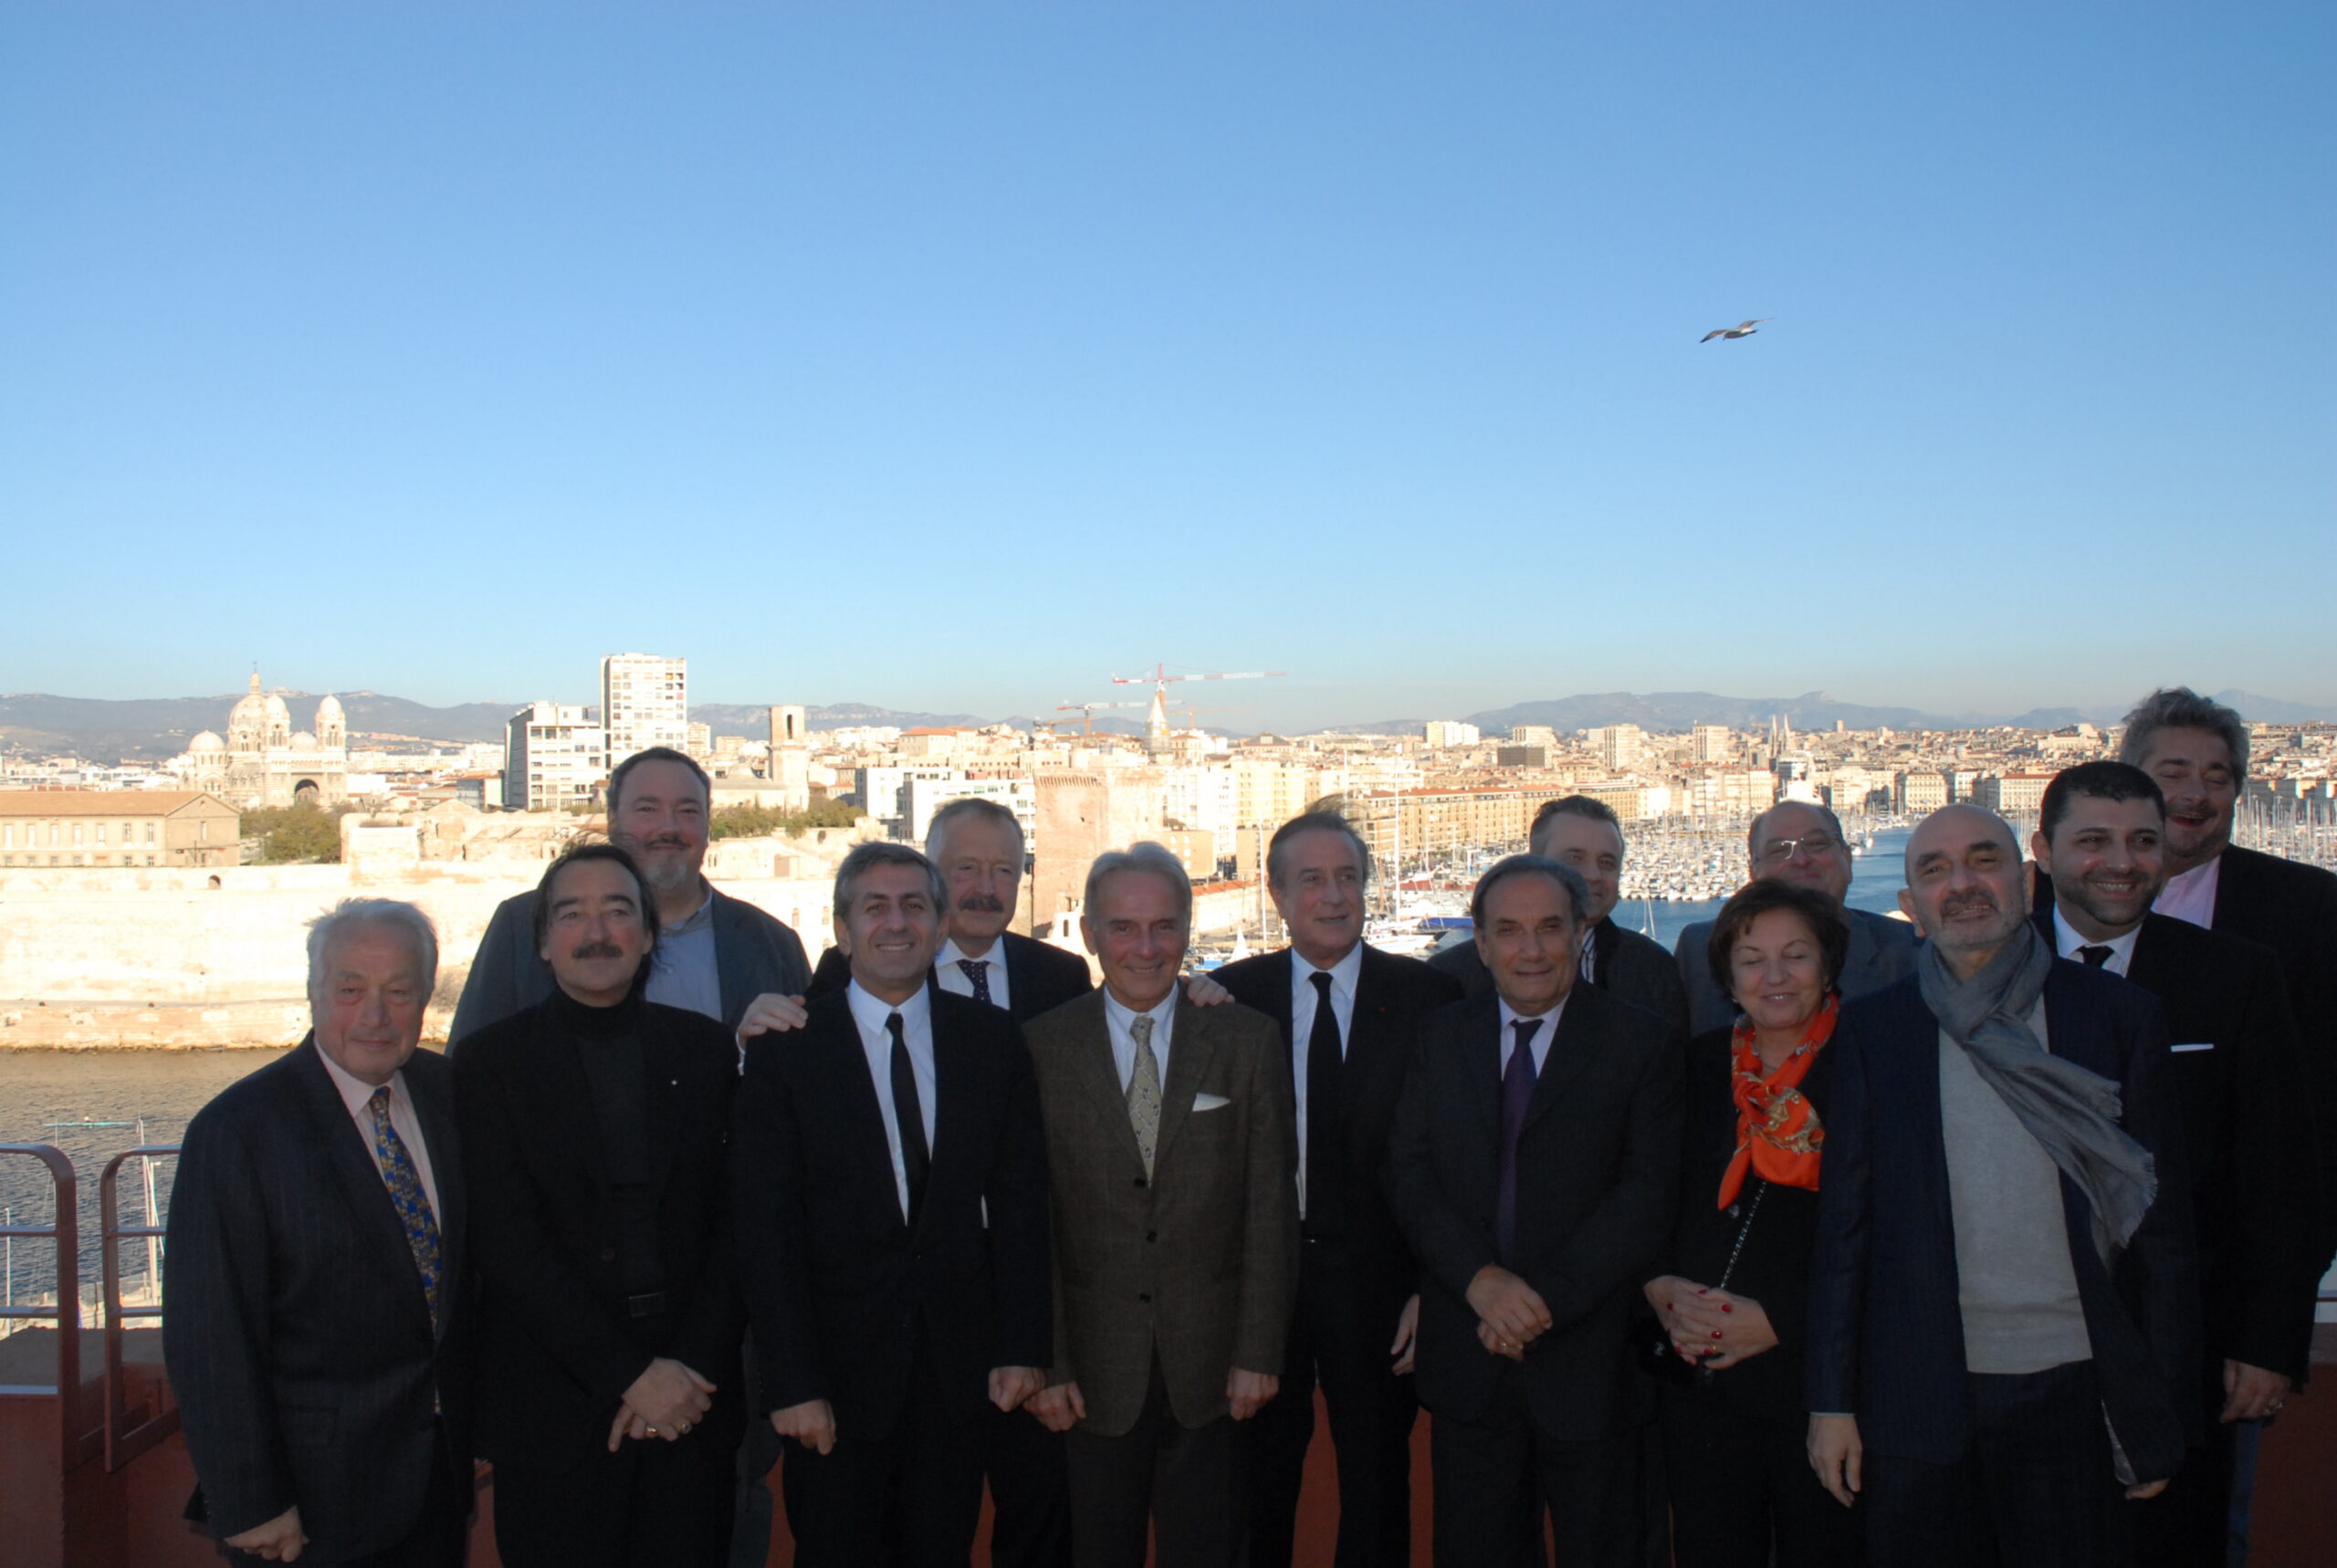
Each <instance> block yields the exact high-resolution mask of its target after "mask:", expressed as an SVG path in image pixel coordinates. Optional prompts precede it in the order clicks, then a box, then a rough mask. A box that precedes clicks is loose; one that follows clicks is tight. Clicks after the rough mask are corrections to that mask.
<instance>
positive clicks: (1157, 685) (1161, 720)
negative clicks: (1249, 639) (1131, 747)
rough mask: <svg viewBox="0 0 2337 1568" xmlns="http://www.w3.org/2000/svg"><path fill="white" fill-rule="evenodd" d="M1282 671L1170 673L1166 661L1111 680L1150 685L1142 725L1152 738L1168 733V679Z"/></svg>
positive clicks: (1248, 677)
mask: <svg viewBox="0 0 2337 1568" xmlns="http://www.w3.org/2000/svg"><path fill="white" fill-rule="evenodd" d="M1283 673H1284V672H1282V671H1280V670H1207V671H1197V672H1192V673H1189V674H1180V675H1172V674H1169V673H1168V665H1167V664H1158V663H1156V664H1154V665H1153V666H1152V674H1148V675H1114V676H1113V677H1112V684H1113V685H1116V686H1143V685H1148V686H1150V687H1151V688H1152V702H1151V705H1150V706H1151V708H1152V713H1151V716H1150V718H1149V719H1148V722H1147V723H1146V725H1145V728H1146V730H1147V731H1148V733H1149V734H1150V735H1151V736H1152V737H1154V738H1155V739H1158V738H1160V737H1165V736H1166V735H1167V734H1168V683H1169V682H1171V681H1265V680H1273V679H1275V678H1277V677H1279V676H1280V675H1281V674H1283Z"/></svg>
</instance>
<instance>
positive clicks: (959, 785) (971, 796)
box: [901, 773, 1038, 852]
mask: <svg viewBox="0 0 2337 1568" xmlns="http://www.w3.org/2000/svg"><path fill="white" fill-rule="evenodd" d="M952 800H995V801H996V802H998V804H1000V805H1001V806H1003V807H1005V808H1006V809H1007V810H1010V811H1011V812H1013V813H1014V820H1015V821H1017V822H1018V823H1020V824H1022V842H1023V845H1024V848H1025V850H1026V852H1027V850H1028V848H1029V845H1030V843H1031V841H1032V837H1033V836H1034V835H1035V833H1036V831H1037V812H1038V794H1037V791H1036V789H1034V788H1033V787H1032V783H1031V781H1030V780H1029V779H969V778H967V777H966V776H965V775H964V774H962V773H961V774H959V775H958V776H957V777H956V778H954V779H924V778H914V777H913V778H911V779H908V780H907V782H905V783H904V784H903V785H902V786H901V801H902V813H901V824H902V827H903V829H904V831H903V833H902V835H901V836H902V837H903V838H906V839H907V841H909V842H911V843H913V844H916V845H917V846H919V847H920V848H922V847H923V846H924V843H925V835H926V834H927V831H930V830H931V829H932V827H933V814H934V813H935V812H936V811H938V810H941V808H942V807H944V806H946V805H948V803H949V802H950V801H952Z"/></svg>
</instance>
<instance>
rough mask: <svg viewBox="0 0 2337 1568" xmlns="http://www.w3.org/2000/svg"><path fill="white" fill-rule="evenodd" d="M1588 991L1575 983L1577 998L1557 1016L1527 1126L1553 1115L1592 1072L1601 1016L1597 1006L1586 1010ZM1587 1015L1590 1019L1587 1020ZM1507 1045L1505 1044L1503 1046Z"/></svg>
mask: <svg viewBox="0 0 2337 1568" xmlns="http://www.w3.org/2000/svg"><path fill="white" fill-rule="evenodd" d="M1583 989H1584V987H1583V986H1582V985H1581V982H1579V981H1577V982H1576V990H1575V993H1574V995H1572V996H1570V997H1568V998H1567V1005H1566V1008H1565V1009H1564V1010H1563V1011H1561V1012H1560V1013H1559V1014H1558V1027H1557V1030H1556V1032H1555V1033H1554V1034H1552V1035H1551V1036H1550V1050H1549V1054H1548V1055H1546V1056H1545V1057H1543V1058H1542V1071H1540V1072H1539V1073H1537V1074H1536V1075H1535V1079H1534V1095H1533V1098H1531V1099H1530V1100H1528V1101H1526V1103H1525V1124H1526V1125H1527V1126H1529V1127H1530V1126H1532V1125H1533V1124H1535V1123H1536V1122H1538V1121H1540V1120H1541V1119H1542V1118H1543V1117H1545V1116H1546V1115H1548V1114H1549V1113H1550V1110H1551V1108H1552V1107H1553V1106H1555V1105H1556V1104H1557V1103H1558V1101H1559V1100H1560V1098H1561V1097H1563V1096H1564V1095H1565V1094H1566V1093H1567V1091H1568V1090H1570V1089H1571V1088H1573V1086H1574V1082H1575V1080H1576V1079H1577V1078H1580V1077H1581V1076H1582V1075H1583V1074H1584V1073H1585V1072H1587V1071H1589V1070H1590V1066H1591V1062H1592V1061H1593V1059H1594V1058H1596V1057H1597V1056H1598V1047H1597V1046H1596V1045H1595V1044H1593V1043H1592V1037H1593V1036H1594V1035H1596V1034H1597V1033H1598V1012H1597V1010H1596V1009H1597V1004H1596V1003H1595V1002H1594V1003H1592V1004H1591V1005H1590V1006H1589V1007H1588V1008H1586V1007H1585V1006H1584V1001H1583V996H1582V992H1583ZM1586 1011H1588V1013H1589V1014H1590V1016H1589V1017H1588V1018H1586V1017H1584V1016H1583V1015H1584V1013H1585V1012H1586ZM1504 1043H1506V1042H1504Z"/></svg>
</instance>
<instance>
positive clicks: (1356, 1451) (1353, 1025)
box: [1216, 811, 1461, 1568]
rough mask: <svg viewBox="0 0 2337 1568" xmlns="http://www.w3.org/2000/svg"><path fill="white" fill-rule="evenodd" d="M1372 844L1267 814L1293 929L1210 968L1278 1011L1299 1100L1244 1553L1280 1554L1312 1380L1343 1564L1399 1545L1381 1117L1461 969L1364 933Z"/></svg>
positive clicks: (1397, 1280)
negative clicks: (1286, 1290)
mask: <svg viewBox="0 0 2337 1568" xmlns="http://www.w3.org/2000/svg"><path fill="white" fill-rule="evenodd" d="M1370 865H1371V857H1370V852H1368V850H1367V849H1366V848H1365V846H1364V842H1363V841H1362V839H1361V838H1359V837H1357V833H1356V831H1355V829H1354V828H1353V827H1352V826H1350V825H1349V824H1348V822H1347V819H1345V818H1344V817H1341V816H1339V815H1338V814H1337V813H1336V812H1331V811H1312V812H1309V813H1307V814H1306V815H1305V816H1302V817H1295V818H1293V819H1292V820H1291V821H1287V822H1284V824H1283V825H1282V826H1281V828H1279V829H1278V830H1276V831H1275V833H1274V836H1273V842H1272V843H1270V844H1268V845H1267V847H1266V883H1267V886H1268V888H1269V890H1270V891H1271V892H1272V893H1273V900H1274V908H1275V910H1276V911H1277V912H1279V913H1280V915H1282V920H1283V925H1284V927H1285V928H1286V929H1287V930H1288V932H1289V934H1290V946H1288V947H1286V948H1284V950H1283V951H1281V952H1279V953H1268V954H1263V955H1261V956H1258V957H1254V958H1244V959H1242V961H1241V962H1240V963H1237V964H1229V965H1227V966H1226V967H1223V968H1221V969H1219V970H1218V971H1216V979H1217V982H1218V983H1219V984H1220V985H1221V986H1223V987H1224V988H1226V989H1227V990H1229V991H1231V992H1232V993H1233V999H1234V1000H1235V1001H1237V1002H1240V1003H1241V1004H1242V1005H1243V1006H1244V1007H1249V1008H1254V1009H1257V1010H1258V1011H1260V1012H1262V1013H1264V1014H1265V1015H1266V1016H1267V1017H1269V1018H1271V1019H1273V1020H1274V1022H1275V1024H1276V1025H1278V1026H1279V1027H1280V1029H1281V1030H1282V1043H1283V1049H1284V1062H1285V1063H1286V1065H1287V1069H1288V1071H1289V1074H1290V1082H1291V1086H1292V1103H1293V1105H1294V1110H1295V1113H1296V1128H1295V1134H1296V1138H1297V1148H1298V1168H1299V1177H1298V1213H1299V1237H1300V1248H1301V1249H1300V1252H1299V1267H1298V1299H1297V1302H1296V1305H1295V1308H1294V1312H1293V1313H1292V1316H1291V1325H1290V1338H1289V1340H1288V1342H1287V1347H1286V1348H1285V1350H1284V1355H1283V1367H1282V1392H1281V1393H1280V1394H1279V1395H1278V1396H1276V1397H1275V1398H1274V1399H1273V1401H1272V1402H1270V1403H1269V1404H1268V1405H1267V1406H1266V1407H1265V1408H1264V1409H1263V1410H1261V1411H1259V1412H1258V1415H1257V1416H1256V1419H1255V1420H1254V1422H1253V1423H1252V1429H1251V1437H1250V1442H1251V1453H1252V1461H1253V1464H1252V1473H1251V1477H1250V1520H1249V1530H1250V1552H1249V1563H1250V1568H1287V1565H1288V1563H1290V1559H1291V1547H1292V1541H1293V1536H1294V1527H1295V1525H1296V1522H1297V1516H1298V1492H1299V1485H1300V1482H1301V1480H1302V1479H1303V1476H1304V1472H1305V1464H1306V1448H1307V1445H1308V1444H1309V1443H1310V1442H1312V1441H1313V1440H1314V1437H1315V1386H1316V1385H1317V1383H1318V1382H1319V1383H1320V1385H1321V1386H1322V1390H1323V1403H1324V1405H1325V1406H1326V1407H1327V1408H1328V1410H1329V1413H1330V1418H1331V1447H1332V1451H1333V1453H1334V1456H1335V1457H1336V1459H1337V1462H1338V1478H1339V1538H1338V1550H1337V1552H1336V1559H1335V1561H1336V1563H1338V1565H1339V1568H1402V1564H1404V1563H1409V1562H1410V1560H1411V1549H1412V1523H1411V1435H1412V1419H1413V1417H1414V1416H1415V1415H1417V1414H1418V1412H1419V1408H1420V1406H1419V1401H1418V1399H1417V1398H1416V1396H1414V1394H1413V1392H1412V1380H1411V1378H1410V1376H1409V1374H1410V1371H1411V1366H1412V1338H1413V1332H1414V1329H1415V1327H1416V1325H1417V1323H1418V1321H1419V1315H1420V1295H1419V1290H1418V1281H1419V1271H1420V1270H1419V1265H1418V1264H1417V1263H1415V1262H1414V1261H1413V1260H1412V1255H1411V1249H1410V1248H1409V1247H1407V1246H1405V1244H1404V1236H1403V1232H1402V1231H1400V1230H1399V1229H1398V1228H1396V1222H1395V1218H1394V1216H1392V1215H1391V1214H1389V1211H1388V1205H1387V1199H1386V1197H1385V1196H1384V1194H1383V1192H1382V1188H1381V1182H1382V1177H1383V1176H1384V1173H1385V1171H1386V1167H1387V1159H1388V1132H1389V1125H1390V1124H1391V1123H1392V1122H1393V1120H1394V1118H1395V1113H1396V1101H1397V1098H1398V1096H1399V1094H1400V1093H1401V1092H1402V1091H1403V1086H1404V1073H1405V1071H1406V1069H1407V1068H1408V1066H1409V1065H1410V1061H1411V1055H1412V1051H1413V1048H1414V1046H1415V1045H1416V1044H1417V1042H1418V1040H1419V1037H1420V1026H1421V1021H1422V1020H1423V1019H1425V1018H1426V1017H1427V1016H1428V1015H1429V1014H1430V1013H1431V1012H1433V1011H1434V1010H1435V1009H1438V1008H1440V1007H1442V1006H1444V1005H1445V1004H1447V1003H1449V1002H1452V1001H1455V1000H1458V999H1459V998H1460V995H1461V987H1460V984H1459V982H1457V981H1455V980H1453V979H1452V978H1451V977H1449V976H1445V975H1441V974H1439V973H1437V972H1436V971H1435V970H1433V969H1431V968H1430V967H1428V966H1427V965H1425V964H1422V963H1420V962H1419V961H1418V960H1416V959H1411V958H1399V957H1394V956H1390V955H1389V954H1386V953H1381V952H1378V951H1376V950H1374V949H1373V948H1371V947H1368V946H1365V944H1364V940H1363V913H1364V891H1365V884H1366V883H1367V882H1368V878H1369V873H1370Z"/></svg>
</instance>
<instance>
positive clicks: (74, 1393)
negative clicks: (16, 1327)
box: [0, 1144, 105, 1470]
mask: <svg viewBox="0 0 2337 1568" xmlns="http://www.w3.org/2000/svg"><path fill="white" fill-rule="evenodd" d="M5 1155H22V1156H24V1157H26V1158H28V1159H36V1160H38V1161H39V1162H40V1163H41V1164H43V1165H45V1166H47V1167H48V1179H49V1187H50V1191H51V1192H52V1194H53V1195H54V1197H55V1198H56V1211H55V1212H56V1218H55V1219H54V1221H53V1222H52V1223H50V1224H47V1225H14V1224H11V1225H0V1236H5V1237H6V1238H7V1239H9V1240H11V1241H15V1240H17V1239H26V1240H40V1239H48V1240H53V1241H55V1242H56V1244H57V1300H56V1301H55V1303H54V1304H52V1305H49V1306H46V1307H44V1306H21V1307H20V1306H17V1305H16V1304H15V1303H14V1302H10V1303H9V1304H7V1305H5V1306H0V1317H6V1318H10V1319H14V1320H17V1321H23V1320H26V1319H43V1318H45V1319H47V1320H48V1321H49V1322H52V1323H54V1324H55V1325H56V1326H57V1381H56V1383H55V1384H53V1385H45V1384H16V1385H6V1386H0V1395H9V1394H14V1395H31V1396H44V1395H52V1396H55V1397H56V1399H57V1406H58V1454H59V1456H60V1458H61V1460H62V1468H63V1469H68V1470H69V1469H72V1468H73V1467H75V1466H76V1465H79V1464H80V1463H81V1462H82V1461H83V1460H85V1459H88V1458H91V1457H93V1456H95V1455H96V1454H97V1453H99V1452H100V1450H101V1449H102V1448H103V1447H104V1444H105V1432H104V1429H103V1427H102V1426H100V1427H90V1426H87V1425H85V1424H84V1422H83V1418H82V1406H83V1404H84V1398H83V1391H82V1387H81V1222H80V1202H81V1183H80V1179H79V1177H78V1176H75V1175H74V1172H73V1162H72V1160H71V1159H70V1158H69V1157H68V1156H67V1155H66V1153H65V1151H64V1150H62V1149H59V1148H58V1147H56V1146H55V1145H49V1144H0V1156H5Z"/></svg>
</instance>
